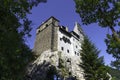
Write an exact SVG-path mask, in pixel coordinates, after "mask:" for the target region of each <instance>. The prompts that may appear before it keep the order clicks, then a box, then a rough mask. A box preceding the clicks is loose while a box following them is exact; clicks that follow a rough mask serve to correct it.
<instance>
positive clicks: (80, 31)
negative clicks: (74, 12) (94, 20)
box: [73, 22, 83, 35]
mask: <svg viewBox="0 0 120 80" xmlns="http://www.w3.org/2000/svg"><path fill="white" fill-rule="evenodd" d="M73 31H74V32H75V33H77V34H78V35H80V34H81V33H83V30H82V28H81V27H80V24H79V23H78V22H75V26H74V29H73Z"/></svg>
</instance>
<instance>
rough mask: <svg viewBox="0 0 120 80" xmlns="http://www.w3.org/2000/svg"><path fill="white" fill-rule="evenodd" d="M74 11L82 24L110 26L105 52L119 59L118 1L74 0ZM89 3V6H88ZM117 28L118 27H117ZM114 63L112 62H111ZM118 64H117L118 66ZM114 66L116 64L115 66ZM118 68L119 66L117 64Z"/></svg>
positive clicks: (119, 24) (119, 20) (119, 14)
mask: <svg viewBox="0 0 120 80" xmlns="http://www.w3.org/2000/svg"><path fill="white" fill-rule="evenodd" d="M74 1H75V3H76V12H77V13H78V14H79V15H80V17H81V20H82V22H83V24H86V25H88V24H91V23H98V24H99V25H100V26H101V27H104V28H110V30H111V31H112V34H111V35H110V34H109V37H108V35H107V39H106V41H105V42H106V45H107V52H108V53H109V54H112V55H113V57H114V58H116V61H115V62H118V60H119V59H120V58H119V57H120V31H119V30H117V29H115V27H117V26H120V19H119V18H120V1H119V0H74ZM88 5H89V6H88ZM117 28H118V29H119V27H117ZM112 64H114V62H113V63H112ZM119 65H120V64H118V66H119ZM115 67H116V66H115ZM119 68H120V66H119Z"/></svg>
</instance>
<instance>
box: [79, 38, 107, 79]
mask: <svg viewBox="0 0 120 80" xmlns="http://www.w3.org/2000/svg"><path fill="white" fill-rule="evenodd" d="M99 53H100V51H99V50H98V49H97V48H96V47H95V45H94V44H93V43H91V41H90V40H89V39H88V38H87V37H85V39H84V41H83V44H82V50H81V54H80V55H81V60H82V63H81V64H80V67H82V68H83V70H84V73H85V75H84V77H85V79H86V80H101V79H103V80H108V76H107V69H106V67H105V66H104V62H103V57H99Z"/></svg>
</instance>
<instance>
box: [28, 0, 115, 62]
mask: <svg viewBox="0 0 120 80" xmlns="http://www.w3.org/2000/svg"><path fill="white" fill-rule="evenodd" d="M31 12H32V14H30V15H28V17H29V19H30V20H32V22H33V23H32V28H33V29H32V31H31V34H32V37H31V38H28V39H27V44H28V45H29V46H30V48H31V49H32V48H33V47H34V42H35V36H36V28H37V27H38V26H39V25H40V24H41V23H42V22H44V21H45V20H46V19H48V18H49V17H50V16H54V17H55V18H57V19H58V20H59V21H60V25H64V26H68V27H69V31H71V30H72V29H73V28H74V24H75V22H76V21H77V22H79V23H80V24H81V27H82V29H83V31H84V32H85V34H86V35H88V37H89V38H90V39H91V40H92V42H93V43H94V44H95V45H96V47H97V48H98V49H99V50H101V53H100V56H104V58H105V63H106V64H109V63H110V61H111V60H113V58H112V57H111V55H108V54H107V53H106V45H105V43H104V39H105V37H106V34H107V33H108V32H110V30H108V29H107V28H101V27H99V26H98V25H97V24H90V25H87V26H86V25H82V22H81V20H80V17H79V15H78V14H77V13H76V12H75V3H74V0H48V1H47V3H40V4H39V5H38V6H37V7H34V8H33V9H32V11H31Z"/></svg>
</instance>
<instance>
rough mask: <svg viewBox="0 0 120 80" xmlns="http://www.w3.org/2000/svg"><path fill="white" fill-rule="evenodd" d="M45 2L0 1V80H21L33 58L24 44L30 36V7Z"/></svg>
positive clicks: (43, 0)
mask: <svg viewBox="0 0 120 80" xmlns="http://www.w3.org/2000/svg"><path fill="white" fill-rule="evenodd" d="M45 1H46V0H0V80H23V79H22V78H23V76H24V73H25V67H26V65H27V64H28V63H29V62H30V61H31V60H32V59H33V58H34V56H33V55H32V52H31V50H30V49H29V47H28V46H27V45H26V44H25V37H26V36H30V34H29V32H30V30H31V27H30V24H31V21H30V20H29V19H28V18H27V14H30V10H31V9H32V7H34V6H37V5H38V4H39V3H40V2H45Z"/></svg>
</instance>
